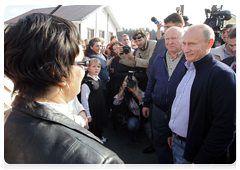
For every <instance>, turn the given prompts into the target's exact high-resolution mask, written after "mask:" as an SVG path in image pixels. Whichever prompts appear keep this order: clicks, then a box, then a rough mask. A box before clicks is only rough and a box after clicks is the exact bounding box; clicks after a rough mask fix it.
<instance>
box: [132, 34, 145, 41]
mask: <svg viewBox="0 0 240 170" xmlns="http://www.w3.org/2000/svg"><path fill="white" fill-rule="evenodd" d="M142 37H143V36H141V35H140V36H138V37H134V38H133V39H134V40H136V39H138V40H139V39H141V38H142Z"/></svg>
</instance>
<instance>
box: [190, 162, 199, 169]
mask: <svg viewBox="0 0 240 170" xmlns="http://www.w3.org/2000/svg"><path fill="white" fill-rule="evenodd" d="M190 169H200V168H199V167H197V166H196V165H195V164H194V163H192V165H191V167H190Z"/></svg>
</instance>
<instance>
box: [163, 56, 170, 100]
mask: <svg viewBox="0 0 240 170" xmlns="http://www.w3.org/2000/svg"><path fill="white" fill-rule="evenodd" d="M163 62H164V64H165V68H166V70H167V73H168V69H167V64H166V61H165V58H163ZM170 79H171V77H169V73H168V82H169V81H170ZM167 96H168V86H167V91H166V104H167V102H168V101H167Z"/></svg>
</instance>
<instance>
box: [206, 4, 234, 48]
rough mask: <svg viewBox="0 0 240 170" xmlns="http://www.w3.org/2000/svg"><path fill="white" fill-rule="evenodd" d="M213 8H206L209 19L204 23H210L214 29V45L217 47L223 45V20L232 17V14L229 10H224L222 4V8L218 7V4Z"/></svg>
mask: <svg viewBox="0 0 240 170" xmlns="http://www.w3.org/2000/svg"><path fill="white" fill-rule="evenodd" d="M211 10H212V11H211ZM211 10H210V9H205V13H206V17H207V19H206V20H205V22H204V24H207V25H209V26H210V27H211V28H212V29H213V30H214V33H215V42H214V45H213V47H217V46H220V45H221V41H222V37H221V30H222V29H223V27H224V22H223V21H224V20H230V19H231V18H232V14H231V12H230V11H228V10H225V11H222V5H221V7H220V8H218V7H217V5H213V6H212V8H211ZM209 13H210V16H209Z"/></svg>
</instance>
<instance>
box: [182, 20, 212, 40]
mask: <svg viewBox="0 0 240 170" xmlns="http://www.w3.org/2000/svg"><path fill="white" fill-rule="evenodd" d="M194 28H200V29H202V30H203V39H204V40H205V41H206V42H208V41H209V40H210V39H213V40H215V34H214V31H213V29H212V28H211V27H210V26H208V25H206V24H197V25H192V26H190V27H189V28H188V29H187V31H186V32H188V31H190V30H191V29H194Z"/></svg>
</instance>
